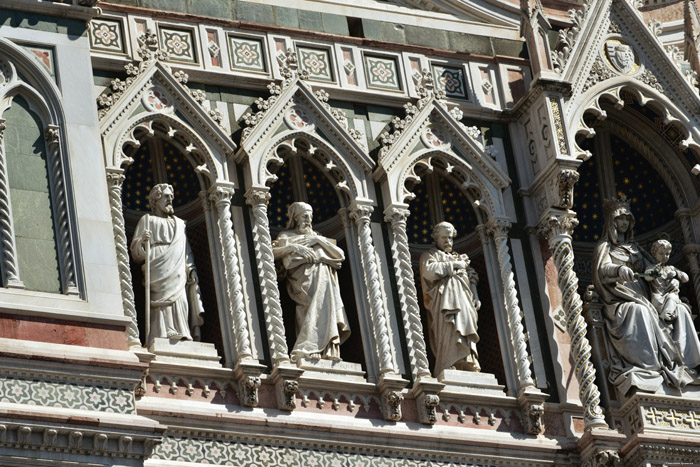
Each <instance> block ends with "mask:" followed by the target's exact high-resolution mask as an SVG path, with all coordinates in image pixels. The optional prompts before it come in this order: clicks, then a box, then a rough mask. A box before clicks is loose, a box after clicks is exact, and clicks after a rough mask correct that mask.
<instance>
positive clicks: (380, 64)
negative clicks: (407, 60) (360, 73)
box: [364, 55, 401, 91]
mask: <svg viewBox="0 0 700 467" xmlns="http://www.w3.org/2000/svg"><path fill="white" fill-rule="evenodd" d="M364 59H365V76H366V78H367V87H369V88H377V89H391V90H393V91H400V90H401V80H400V79H399V73H398V66H397V64H396V59H394V58H389V57H375V56H372V55H365V57H364Z"/></svg>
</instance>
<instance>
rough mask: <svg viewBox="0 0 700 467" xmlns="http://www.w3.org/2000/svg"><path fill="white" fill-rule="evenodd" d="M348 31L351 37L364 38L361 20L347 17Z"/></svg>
mask: <svg viewBox="0 0 700 467" xmlns="http://www.w3.org/2000/svg"><path fill="white" fill-rule="evenodd" d="M348 31H350V36H352V37H365V31H364V30H363V29H362V20H361V19H360V18H352V17H348Z"/></svg>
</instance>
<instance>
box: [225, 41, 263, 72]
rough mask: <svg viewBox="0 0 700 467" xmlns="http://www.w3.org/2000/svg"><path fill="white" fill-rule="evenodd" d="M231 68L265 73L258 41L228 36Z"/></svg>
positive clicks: (261, 44)
mask: <svg viewBox="0 0 700 467" xmlns="http://www.w3.org/2000/svg"><path fill="white" fill-rule="evenodd" d="M229 44H230V47H229V50H230V52H231V68H232V69H234V70H243V71H257V72H260V73H265V72H266V71H267V66H266V64H265V52H264V50H265V49H264V47H263V42H262V40H260V39H252V38H249V37H237V36H229Z"/></svg>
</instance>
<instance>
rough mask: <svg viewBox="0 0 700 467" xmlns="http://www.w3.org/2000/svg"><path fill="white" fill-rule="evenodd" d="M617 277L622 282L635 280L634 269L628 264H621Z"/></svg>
mask: <svg viewBox="0 0 700 467" xmlns="http://www.w3.org/2000/svg"><path fill="white" fill-rule="evenodd" d="M617 277H618V279H619V281H620V282H634V271H632V269H630V268H629V267H627V266H620V269H619V270H618V271H617Z"/></svg>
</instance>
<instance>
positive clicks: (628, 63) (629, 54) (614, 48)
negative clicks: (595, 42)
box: [604, 39, 639, 75]
mask: <svg viewBox="0 0 700 467" xmlns="http://www.w3.org/2000/svg"><path fill="white" fill-rule="evenodd" d="M604 49H605V50H604V55H605V58H606V62H607V64H608V66H610V67H612V68H613V69H614V70H615V71H617V72H618V73H620V74H623V75H630V74H632V73H635V72H636V71H637V70H638V69H639V65H638V64H637V58H636V54H635V53H634V49H633V48H632V46H630V45H629V44H625V43H624V42H622V41H620V40H618V39H608V40H607V41H605V46H604Z"/></svg>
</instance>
